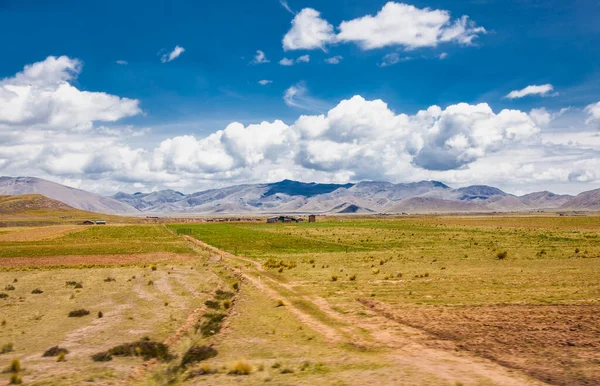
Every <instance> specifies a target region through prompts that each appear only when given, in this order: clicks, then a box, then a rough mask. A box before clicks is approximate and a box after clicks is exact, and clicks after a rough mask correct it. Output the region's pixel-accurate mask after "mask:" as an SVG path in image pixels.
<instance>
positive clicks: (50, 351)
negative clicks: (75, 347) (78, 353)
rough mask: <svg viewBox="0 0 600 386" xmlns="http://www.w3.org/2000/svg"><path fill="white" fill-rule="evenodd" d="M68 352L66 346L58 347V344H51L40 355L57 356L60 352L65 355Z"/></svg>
mask: <svg viewBox="0 0 600 386" xmlns="http://www.w3.org/2000/svg"><path fill="white" fill-rule="evenodd" d="M68 353H69V350H67V349H66V348H63V347H59V346H52V347H50V348H49V349H48V350H46V351H44V353H43V354H42V356H43V357H56V356H59V355H60V354H65V355H66V354H68Z"/></svg>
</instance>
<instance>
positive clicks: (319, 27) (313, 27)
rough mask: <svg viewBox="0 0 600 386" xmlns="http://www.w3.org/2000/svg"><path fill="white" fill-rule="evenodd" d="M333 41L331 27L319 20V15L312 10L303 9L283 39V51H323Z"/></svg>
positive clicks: (333, 35) (333, 34) (333, 36)
mask: <svg viewBox="0 0 600 386" xmlns="http://www.w3.org/2000/svg"><path fill="white" fill-rule="evenodd" d="M334 41H335V33H334V31H333V26H332V25H331V24H329V23H328V22H327V21H326V20H324V19H322V18H321V14H320V13H319V12H318V11H316V10H314V9H312V8H304V9H303V10H302V11H300V12H299V13H298V14H297V15H296V16H295V17H294V19H293V20H292V28H291V29H290V30H289V31H288V32H287V33H286V34H285V36H284V37H283V49H284V50H286V51H289V50H303V49H304V50H312V49H315V48H320V49H323V50H324V49H325V46H326V45H327V44H329V43H332V42H334Z"/></svg>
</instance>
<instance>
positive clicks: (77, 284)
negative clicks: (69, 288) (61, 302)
mask: <svg viewBox="0 0 600 386" xmlns="http://www.w3.org/2000/svg"><path fill="white" fill-rule="evenodd" d="M73 288H83V284H81V283H76V284H75V286H73Z"/></svg>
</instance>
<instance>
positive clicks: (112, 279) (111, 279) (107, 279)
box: [104, 276, 117, 283]
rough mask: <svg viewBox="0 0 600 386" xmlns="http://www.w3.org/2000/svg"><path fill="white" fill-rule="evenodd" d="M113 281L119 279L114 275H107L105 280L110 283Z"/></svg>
mask: <svg viewBox="0 0 600 386" xmlns="http://www.w3.org/2000/svg"><path fill="white" fill-rule="evenodd" d="M111 281H117V279H115V278H114V277H110V276H109V277H107V278H106V279H104V282H106V283H110V282H111Z"/></svg>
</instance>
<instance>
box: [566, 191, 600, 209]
mask: <svg viewBox="0 0 600 386" xmlns="http://www.w3.org/2000/svg"><path fill="white" fill-rule="evenodd" d="M560 209H569V210H589V211H596V210H600V189H596V190H590V191H587V192H583V193H579V194H578V195H577V196H576V197H575V198H573V199H571V200H569V201H567V202H566V203H565V204H564V205H563V206H561V207H560Z"/></svg>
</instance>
